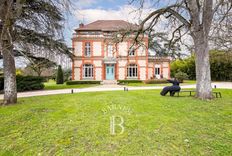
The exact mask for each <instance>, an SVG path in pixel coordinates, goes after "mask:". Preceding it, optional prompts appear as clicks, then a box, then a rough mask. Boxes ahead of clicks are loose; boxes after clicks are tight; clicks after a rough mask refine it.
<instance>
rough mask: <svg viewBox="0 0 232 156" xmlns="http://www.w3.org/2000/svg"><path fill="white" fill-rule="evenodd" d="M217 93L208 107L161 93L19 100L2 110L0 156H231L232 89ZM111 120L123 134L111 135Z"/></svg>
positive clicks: (60, 96) (144, 92)
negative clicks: (116, 119)
mask: <svg viewBox="0 0 232 156" xmlns="http://www.w3.org/2000/svg"><path fill="white" fill-rule="evenodd" d="M220 91H221V92H222V95H223V98H222V99H220V98H219V99H214V100H212V101H208V102H207V101H200V100H198V99H195V98H193V97H187V96H186V97H169V96H167V97H161V96H160V95H159V90H147V91H129V92H123V91H112V92H96V93H77V94H67V95H53V96H40V97H30V98H20V99H19V104H17V105H12V106H5V107H0V119H1V120H0V125H1V126H0V155H6V156H8V155H90V156H92V155H126V156H127V155H159V156H169V155H170V156H172V155H193V156H195V155H208V156H212V155H223V156H224V155H228V156H229V155H232V120H231V119H232V90H220ZM114 106H116V107H114ZM109 108H117V109H111V110H110V109H109ZM106 110H108V111H106ZM128 110H129V111H128ZM112 115H120V116H122V117H123V118H124V127H125V131H124V133H123V134H121V135H115V136H113V135H111V134H110V131H109V125H110V117H111V116H112ZM116 130H117V131H118V132H119V131H120V129H119V127H116Z"/></svg>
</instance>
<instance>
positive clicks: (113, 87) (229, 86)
mask: <svg viewBox="0 0 232 156" xmlns="http://www.w3.org/2000/svg"><path fill="white" fill-rule="evenodd" d="M215 85H216V87H217V88H222V89H232V82H214V83H212V87H213V88H214V87H215ZM127 88H128V90H149V89H162V88H163V87H159V86H149V87H127ZM181 88H182V89H184V88H196V85H195V84H193V85H184V86H181ZM118 90H124V86H120V85H100V86H96V87H89V88H81V89H73V91H74V93H81V92H101V91H118ZM55 94H71V89H59V90H40V91H31V92H21V93H18V97H31V96H42V95H55ZM0 99H3V94H1V95H0Z"/></svg>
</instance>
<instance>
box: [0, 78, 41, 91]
mask: <svg viewBox="0 0 232 156" xmlns="http://www.w3.org/2000/svg"><path fill="white" fill-rule="evenodd" d="M43 81H44V78H43V77H39V76H21V75H17V76H16V83H17V91H29V90H40V89H43V88H44V84H43ZM3 89H4V78H3V77H0V90H3Z"/></svg>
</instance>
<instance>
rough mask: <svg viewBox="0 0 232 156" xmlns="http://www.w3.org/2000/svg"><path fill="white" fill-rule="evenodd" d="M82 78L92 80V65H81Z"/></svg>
mask: <svg viewBox="0 0 232 156" xmlns="http://www.w3.org/2000/svg"><path fill="white" fill-rule="evenodd" d="M82 76H83V78H93V65H92V64H85V65H83V73H82Z"/></svg>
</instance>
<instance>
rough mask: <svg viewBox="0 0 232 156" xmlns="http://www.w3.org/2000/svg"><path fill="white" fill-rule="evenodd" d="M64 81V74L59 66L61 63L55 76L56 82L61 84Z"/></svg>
mask: <svg viewBox="0 0 232 156" xmlns="http://www.w3.org/2000/svg"><path fill="white" fill-rule="evenodd" d="M63 83H64V75H63V71H62V68H61V65H59V66H58V71H57V77H56V84H63Z"/></svg>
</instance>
